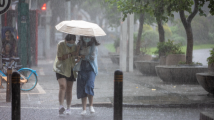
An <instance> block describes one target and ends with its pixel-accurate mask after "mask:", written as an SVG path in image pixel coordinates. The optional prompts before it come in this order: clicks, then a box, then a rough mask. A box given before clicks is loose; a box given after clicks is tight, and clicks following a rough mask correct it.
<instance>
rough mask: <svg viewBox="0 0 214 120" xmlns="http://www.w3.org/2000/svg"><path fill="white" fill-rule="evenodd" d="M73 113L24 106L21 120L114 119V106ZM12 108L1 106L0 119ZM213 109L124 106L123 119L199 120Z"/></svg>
mask: <svg viewBox="0 0 214 120" xmlns="http://www.w3.org/2000/svg"><path fill="white" fill-rule="evenodd" d="M71 109H72V114H71V115H64V116H58V114H57V113H58V109H57V108H54V107H51V108H48V107H45V106H44V107H39V108H35V107H23V108H22V109H21V120H113V108H107V107H95V110H96V113H94V114H90V113H87V114H86V115H85V116H81V115H80V112H81V108H79V107H72V108H71ZM10 110H11V108H9V107H2V106H1V107H0V119H1V120H10V118H11V116H10V115H11V114H8V113H10ZM211 110H212V109H207V108H200V109H191V108H127V107H125V108H123V120H199V118H200V112H201V111H211Z"/></svg>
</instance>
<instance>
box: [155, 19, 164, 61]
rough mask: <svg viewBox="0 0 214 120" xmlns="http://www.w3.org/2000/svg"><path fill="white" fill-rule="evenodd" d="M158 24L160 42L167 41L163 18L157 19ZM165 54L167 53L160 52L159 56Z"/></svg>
mask: <svg viewBox="0 0 214 120" xmlns="http://www.w3.org/2000/svg"><path fill="white" fill-rule="evenodd" d="M157 24H158V34H159V42H165V32H164V29H163V24H162V21H161V20H157ZM161 56H165V53H161V52H159V57H161Z"/></svg>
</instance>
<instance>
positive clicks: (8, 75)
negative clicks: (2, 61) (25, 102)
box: [6, 67, 12, 102]
mask: <svg viewBox="0 0 214 120" xmlns="http://www.w3.org/2000/svg"><path fill="white" fill-rule="evenodd" d="M11 74H12V68H11V67H8V68H7V92H6V102H10V101H11Z"/></svg>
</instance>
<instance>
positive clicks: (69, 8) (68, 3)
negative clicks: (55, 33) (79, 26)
mask: <svg viewBox="0 0 214 120" xmlns="http://www.w3.org/2000/svg"><path fill="white" fill-rule="evenodd" d="M66 4H67V19H68V20H71V1H70V0H68V1H66Z"/></svg>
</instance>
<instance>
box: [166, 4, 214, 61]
mask: <svg viewBox="0 0 214 120" xmlns="http://www.w3.org/2000/svg"><path fill="white" fill-rule="evenodd" d="M165 1H167V2H169V3H170V4H169V5H168V8H167V10H168V15H172V12H179V15H180V19H181V22H182V24H183V26H184V29H185V32H186V36H187V49H186V63H187V64H191V63H192V54H193V30H192V26H191V23H192V20H193V18H194V17H195V16H196V14H197V13H198V12H199V15H205V14H204V11H203V10H202V9H201V8H202V6H203V5H204V4H205V2H206V1H210V4H209V7H211V8H214V7H213V5H211V3H212V2H213V0H179V1H178V0H165ZM192 6H194V8H193V10H192ZM212 10H214V9H212ZM185 11H186V12H188V13H189V15H186V14H185ZM211 12H212V11H211Z"/></svg>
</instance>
